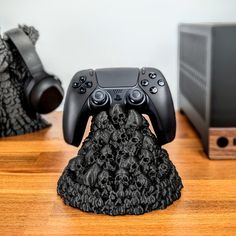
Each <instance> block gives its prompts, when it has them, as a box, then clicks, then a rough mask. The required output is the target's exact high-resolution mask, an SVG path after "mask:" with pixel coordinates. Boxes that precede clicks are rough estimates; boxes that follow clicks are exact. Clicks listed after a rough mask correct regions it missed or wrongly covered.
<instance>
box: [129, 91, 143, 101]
mask: <svg viewBox="0 0 236 236" xmlns="http://www.w3.org/2000/svg"><path fill="white" fill-rule="evenodd" d="M143 98H144V94H143V93H142V92H141V91H140V90H139V89H134V90H132V91H131V92H130V94H129V99H130V102H132V103H135V104H137V103H140V102H142V101H143Z"/></svg>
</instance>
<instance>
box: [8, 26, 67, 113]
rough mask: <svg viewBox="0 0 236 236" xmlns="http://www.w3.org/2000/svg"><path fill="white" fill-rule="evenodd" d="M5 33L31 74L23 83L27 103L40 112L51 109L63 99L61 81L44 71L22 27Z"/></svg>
mask: <svg viewBox="0 0 236 236" xmlns="http://www.w3.org/2000/svg"><path fill="white" fill-rule="evenodd" d="M5 35H6V36H7V38H8V39H9V40H10V41H11V43H12V44H13V45H14V46H15V48H16V49H17V51H18V53H19V54H20V56H21V58H22V59H23V61H24V63H25V65H26V67H27V68H28V70H29V72H30V74H31V76H32V78H30V79H29V80H27V81H26V83H25V85H24V92H25V97H26V100H27V103H28V105H29V106H30V108H32V109H34V110H35V111H36V112H38V113H42V114H46V113H49V112H51V111H53V110H54V109H56V108H57V107H58V106H59V105H60V103H61V101H62V99H63V95H64V91H63V88H62V86H61V81H60V80H59V79H56V78H55V76H53V75H50V74H48V73H47V72H45V71H44V68H43V65H42V62H41V60H40V58H39V56H38V54H37V52H36V50H35V46H34V45H33V43H32V42H31V40H30V39H29V37H28V36H27V34H26V33H25V32H24V31H23V30H22V29H19V28H16V29H12V30H9V31H7V32H6V33H5Z"/></svg>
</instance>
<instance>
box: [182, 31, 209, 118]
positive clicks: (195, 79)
mask: <svg viewBox="0 0 236 236" xmlns="http://www.w3.org/2000/svg"><path fill="white" fill-rule="evenodd" d="M206 74H207V37H206V36H204V35H199V34H193V33H186V32H180V74H179V75H180V90H181V92H182V94H183V95H184V96H185V98H186V99H187V100H188V101H189V102H190V103H191V104H192V106H193V107H194V108H195V110H196V111H197V112H198V113H199V115H200V116H201V117H202V118H203V120H205V119H206V83H207V82H206V81H207V76H206Z"/></svg>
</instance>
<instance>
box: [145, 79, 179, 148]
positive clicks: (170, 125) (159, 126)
mask: <svg viewBox="0 0 236 236" xmlns="http://www.w3.org/2000/svg"><path fill="white" fill-rule="evenodd" d="M162 79H163V80H164V81H165V86H164V87H161V88H159V91H158V92H157V94H156V95H155V98H153V99H150V100H149V109H148V115H149V117H150V120H151V123H152V126H153V129H154V131H155V133H156V135H157V137H158V140H159V142H160V144H161V145H164V144H166V143H169V142H171V141H172V140H173V139H174V138H175V134H176V118H175V109H174V105H173V101H172V97H171V93H170V90H169V87H168V84H167V82H166V80H165V79H164V76H163V77H162Z"/></svg>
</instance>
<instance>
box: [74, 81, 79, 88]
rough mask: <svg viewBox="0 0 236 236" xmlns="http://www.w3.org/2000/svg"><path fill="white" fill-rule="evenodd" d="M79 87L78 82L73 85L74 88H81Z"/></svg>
mask: <svg viewBox="0 0 236 236" xmlns="http://www.w3.org/2000/svg"><path fill="white" fill-rule="evenodd" d="M79 86H80V83H78V82H74V83H73V84H72V87H73V88H79Z"/></svg>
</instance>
